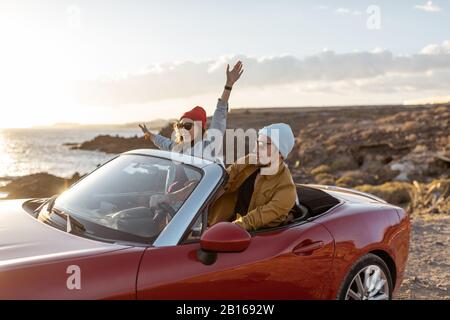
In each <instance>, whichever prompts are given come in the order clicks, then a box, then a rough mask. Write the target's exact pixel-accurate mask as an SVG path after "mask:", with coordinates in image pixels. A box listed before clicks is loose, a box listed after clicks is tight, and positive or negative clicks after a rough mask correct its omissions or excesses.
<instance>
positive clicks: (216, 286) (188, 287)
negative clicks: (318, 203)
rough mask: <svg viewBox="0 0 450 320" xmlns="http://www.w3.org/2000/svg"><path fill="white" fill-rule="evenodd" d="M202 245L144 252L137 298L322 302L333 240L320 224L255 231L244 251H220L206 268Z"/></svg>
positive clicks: (311, 223) (332, 250)
mask: <svg viewBox="0 0 450 320" xmlns="http://www.w3.org/2000/svg"><path fill="white" fill-rule="evenodd" d="M199 249H200V243H199V242H198V241H197V242H194V243H184V244H180V245H177V246H167V247H151V248H148V249H147V250H146V251H145V253H144V255H143V259H142V261H141V265H140V269H139V274H138V281H137V298H138V299H320V298H322V297H323V293H324V290H326V289H327V288H326V284H327V283H328V282H329V281H328V279H329V278H328V277H329V274H330V269H331V264H332V259H333V253H334V241H333V238H332V237H331V235H330V233H329V232H328V231H327V230H326V229H325V228H324V227H323V226H322V225H321V224H318V223H314V222H307V223H303V224H299V225H296V226H291V227H288V226H287V227H285V228H280V229H277V230H268V231H264V232H257V233H254V234H253V235H252V239H251V242H250V245H249V247H248V248H247V249H246V250H245V251H243V252H236V253H218V254H217V260H216V261H215V263H213V264H211V265H205V264H203V263H202V262H200V261H199V260H198V259H197V251H198V250H199Z"/></svg>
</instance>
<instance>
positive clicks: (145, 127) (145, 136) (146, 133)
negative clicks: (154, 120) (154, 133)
mask: <svg viewBox="0 0 450 320" xmlns="http://www.w3.org/2000/svg"><path fill="white" fill-rule="evenodd" d="M139 128H141V130H142V132H143V133H144V138H145V139H146V140H149V139H150V138H151V134H150V131H148V129H147V126H146V125H145V124H144V123H143V124H139Z"/></svg>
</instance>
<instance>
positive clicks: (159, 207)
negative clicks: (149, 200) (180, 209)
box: [152, 202, 177, 220]
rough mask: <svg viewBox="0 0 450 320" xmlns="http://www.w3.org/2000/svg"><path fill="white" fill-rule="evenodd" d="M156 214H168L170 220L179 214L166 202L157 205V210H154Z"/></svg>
mask: <svg viewBox="0 0 450 320" xmlns="http://www.w3.org/2000/svg"><path fill="white" fill-rule="evenodd" d="M152 209H153V210H154V211H155V213H156V214H158V213H159V212H161V211H162V213H164V214H166V215H167V216H169V218H170V219H169V220H171V219H172V218H173V217H174V216H175V214H176V213H177V212H176V211H175V209H174V208H172V206H171V205H170V204H168V203H166V202H160V203H158V204H157V205H156V208H152Z"/></svg>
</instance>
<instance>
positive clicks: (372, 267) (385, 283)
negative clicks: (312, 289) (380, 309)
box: [336, 253, 394, 300]
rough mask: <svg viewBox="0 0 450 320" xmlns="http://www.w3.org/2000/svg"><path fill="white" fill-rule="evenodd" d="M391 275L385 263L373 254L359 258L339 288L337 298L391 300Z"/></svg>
mask: <svg viewBox="0 0 450 320" xmlns="http://www.w3.org/2000/svg"><path fill="white" fill-rule="evenodd" d="M393 288H394V287H393V283H392V276H391V273H390V271H389V268H388V267H387V265H386V263H385V262H384V261H383V259H381V258H380V257H378V256H376V255H374V254H371V253H369V254H367V255H364V256H362V257H361V258H359V259H358V260H357V261H356V262H355V263H354V264H353V265H352V266H351V268H350V271H349V272H348V273H347V276H346V277H345V279H344V281H343V282H342V284H341V287H340V288H339V291H338V294H337V297H336V298H337V299H338V300H391V299H392V291H393Z"/></svg>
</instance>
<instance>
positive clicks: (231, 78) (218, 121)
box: [209, 61, 244, 134]
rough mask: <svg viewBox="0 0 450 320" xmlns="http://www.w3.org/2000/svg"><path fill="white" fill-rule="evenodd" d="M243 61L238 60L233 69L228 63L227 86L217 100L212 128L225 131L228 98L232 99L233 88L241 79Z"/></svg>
mask: <svg viewBox="0 0 450 320" xmlns="http://www.w3.org/2000/svg"><path fill="white" fill-rule="evenodd" d="M242 66H243V65H242V62H241V61H238V62H236V64H235V65H234V67H233V69H232V70H230V65H227V70H226V77H227V78H226V82H225V87H224V89H223V92H222V96H221V97H220V99H219V101H218V102H217V107H216V110H215V111H214V114H213V117H212V119H211V125H210V126H209V127H210V128H211V129H217V130H220V132H222V134H224V133H225V129H226V127H227V114H228V100H229V99H230V94H231V90H232V88H233V85H234V84H235V83H236V81H238V80H239V78H240V77H241V75H242V73H243V72H244V69H242Z"/></svg>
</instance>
